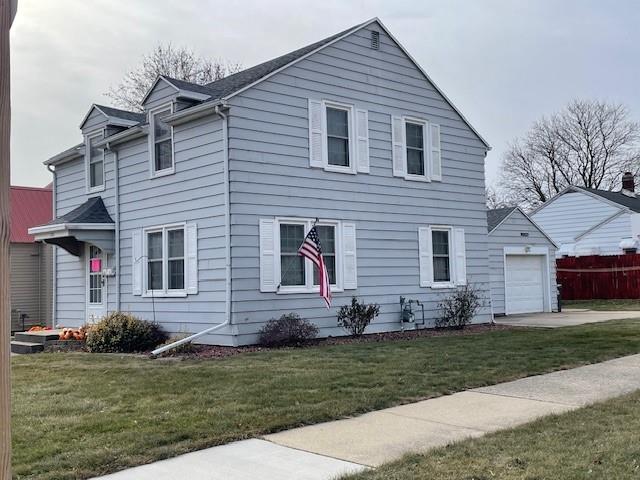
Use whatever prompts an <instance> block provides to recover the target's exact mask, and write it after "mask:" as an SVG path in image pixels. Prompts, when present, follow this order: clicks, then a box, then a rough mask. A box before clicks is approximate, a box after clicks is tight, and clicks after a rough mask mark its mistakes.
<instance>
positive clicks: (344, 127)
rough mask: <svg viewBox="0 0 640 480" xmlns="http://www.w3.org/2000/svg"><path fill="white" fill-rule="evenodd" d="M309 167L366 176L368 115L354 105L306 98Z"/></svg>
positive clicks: (367, 165) (367, 164)
mask: <svg viewBox="0 0 640 480" xmlns="http://www.w3.org/2000/svg"><path fill="white" fill-rule="evenodd" d="M309 166H310V167H312V168H323V169H324V170H327V171H329V172H338V173H349V174H355V173H358V172H362V173H369V113H368V111H367V110H364V109H361V108H356V107H355V106H354V105H349V104H345V103H338V102H333V101H329V100H314V99H311V98H310V99H309Z"/></svg>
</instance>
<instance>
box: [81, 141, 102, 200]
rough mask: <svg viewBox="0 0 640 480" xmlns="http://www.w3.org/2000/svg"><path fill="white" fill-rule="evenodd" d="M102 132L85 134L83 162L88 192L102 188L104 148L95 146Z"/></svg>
mask: <svg viewBox="0 0 640 480" xmlns="http://www.w3.org/2000/svg"><path fill="white" fill-rule="evenodd" d="M101 139H102V134H101V133H97V134H93V135H87V137H86V140H85V164H86V171H87V190H88V192H89V193H91V192H98V191H101V190H104V150H102V149H101V148H98V147H96V143H97V142H98V141H100V140H101Z"/></svg>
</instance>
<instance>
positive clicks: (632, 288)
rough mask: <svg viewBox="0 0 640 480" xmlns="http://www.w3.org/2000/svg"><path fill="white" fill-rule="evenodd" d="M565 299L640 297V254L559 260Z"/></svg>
mask: <svg viewBox="0 0 640 480" xmlns="http://www.w3.org/2000/svg"><path fill="white" fill-rule="evenodd" d="M556 268H557V282H558V283H559V284H560V285H562V290H561V293H562V298H563V299H564V300H592V299H616V298H640V254H629V255H607V256H600V255H589V256H586V257H567V258H559V259H557V260H556Z"/></svg>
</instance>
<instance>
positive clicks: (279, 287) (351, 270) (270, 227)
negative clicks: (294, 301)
mask: <svg viewBox="0 0 640 480" xmlns="http://www.w3.org/2000/svg"><path fill="white" fill-rule="evenodd" d="M313 225H314V220H313V219H311V218H296V217H290V218H285V217H277V218H262V219H260V291H262V292H276V293H311V292H317V291H318V289H319V284H320V281H319V280H320V277H319V275H320V272H319V270H318V267H316V266H315V264H314V263H313V262H312V261H310V260H308V259H307V258H305V257H302V256H300V255H299V254H298V250H299V248H300V246H301V245H302V243H303V242H304V239H305V238H306V236H307V234H308V233H309V231H310V230H311V228H313ZM315 225H316V230H317V232H318V237H319V240H320V247H321V249H322V257H323V259H324V263H325V267H326V269H327V274H328V276H329V283H330V285H331V289H332V291H334V292H336V291H343V290H353V289H356V288H357V283H358V273H357V265H356V264H357V259H356V225H355V223H352V222H345V221H338V220H321V221H319V222H317V223H316V224H315Z"/></svg>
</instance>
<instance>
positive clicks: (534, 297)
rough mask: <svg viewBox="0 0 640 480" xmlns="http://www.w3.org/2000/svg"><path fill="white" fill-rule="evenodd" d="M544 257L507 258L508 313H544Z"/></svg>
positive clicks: (523, 256)
mask: <svg viewBox="0 0 640 480" xmlns="http://www.w3.org/2000/svg"><path fill="white" fill-rule="evenodd" d="M544 259H545V257H544V256H542V255H507V256H506V257H505V262H506V266H505V295H506V299H505V301H506V313H507V314H514V313H533V312H543V311H544V284H545V282H544V268H543V267H544V264H543V261H544Z"/></svg>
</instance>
